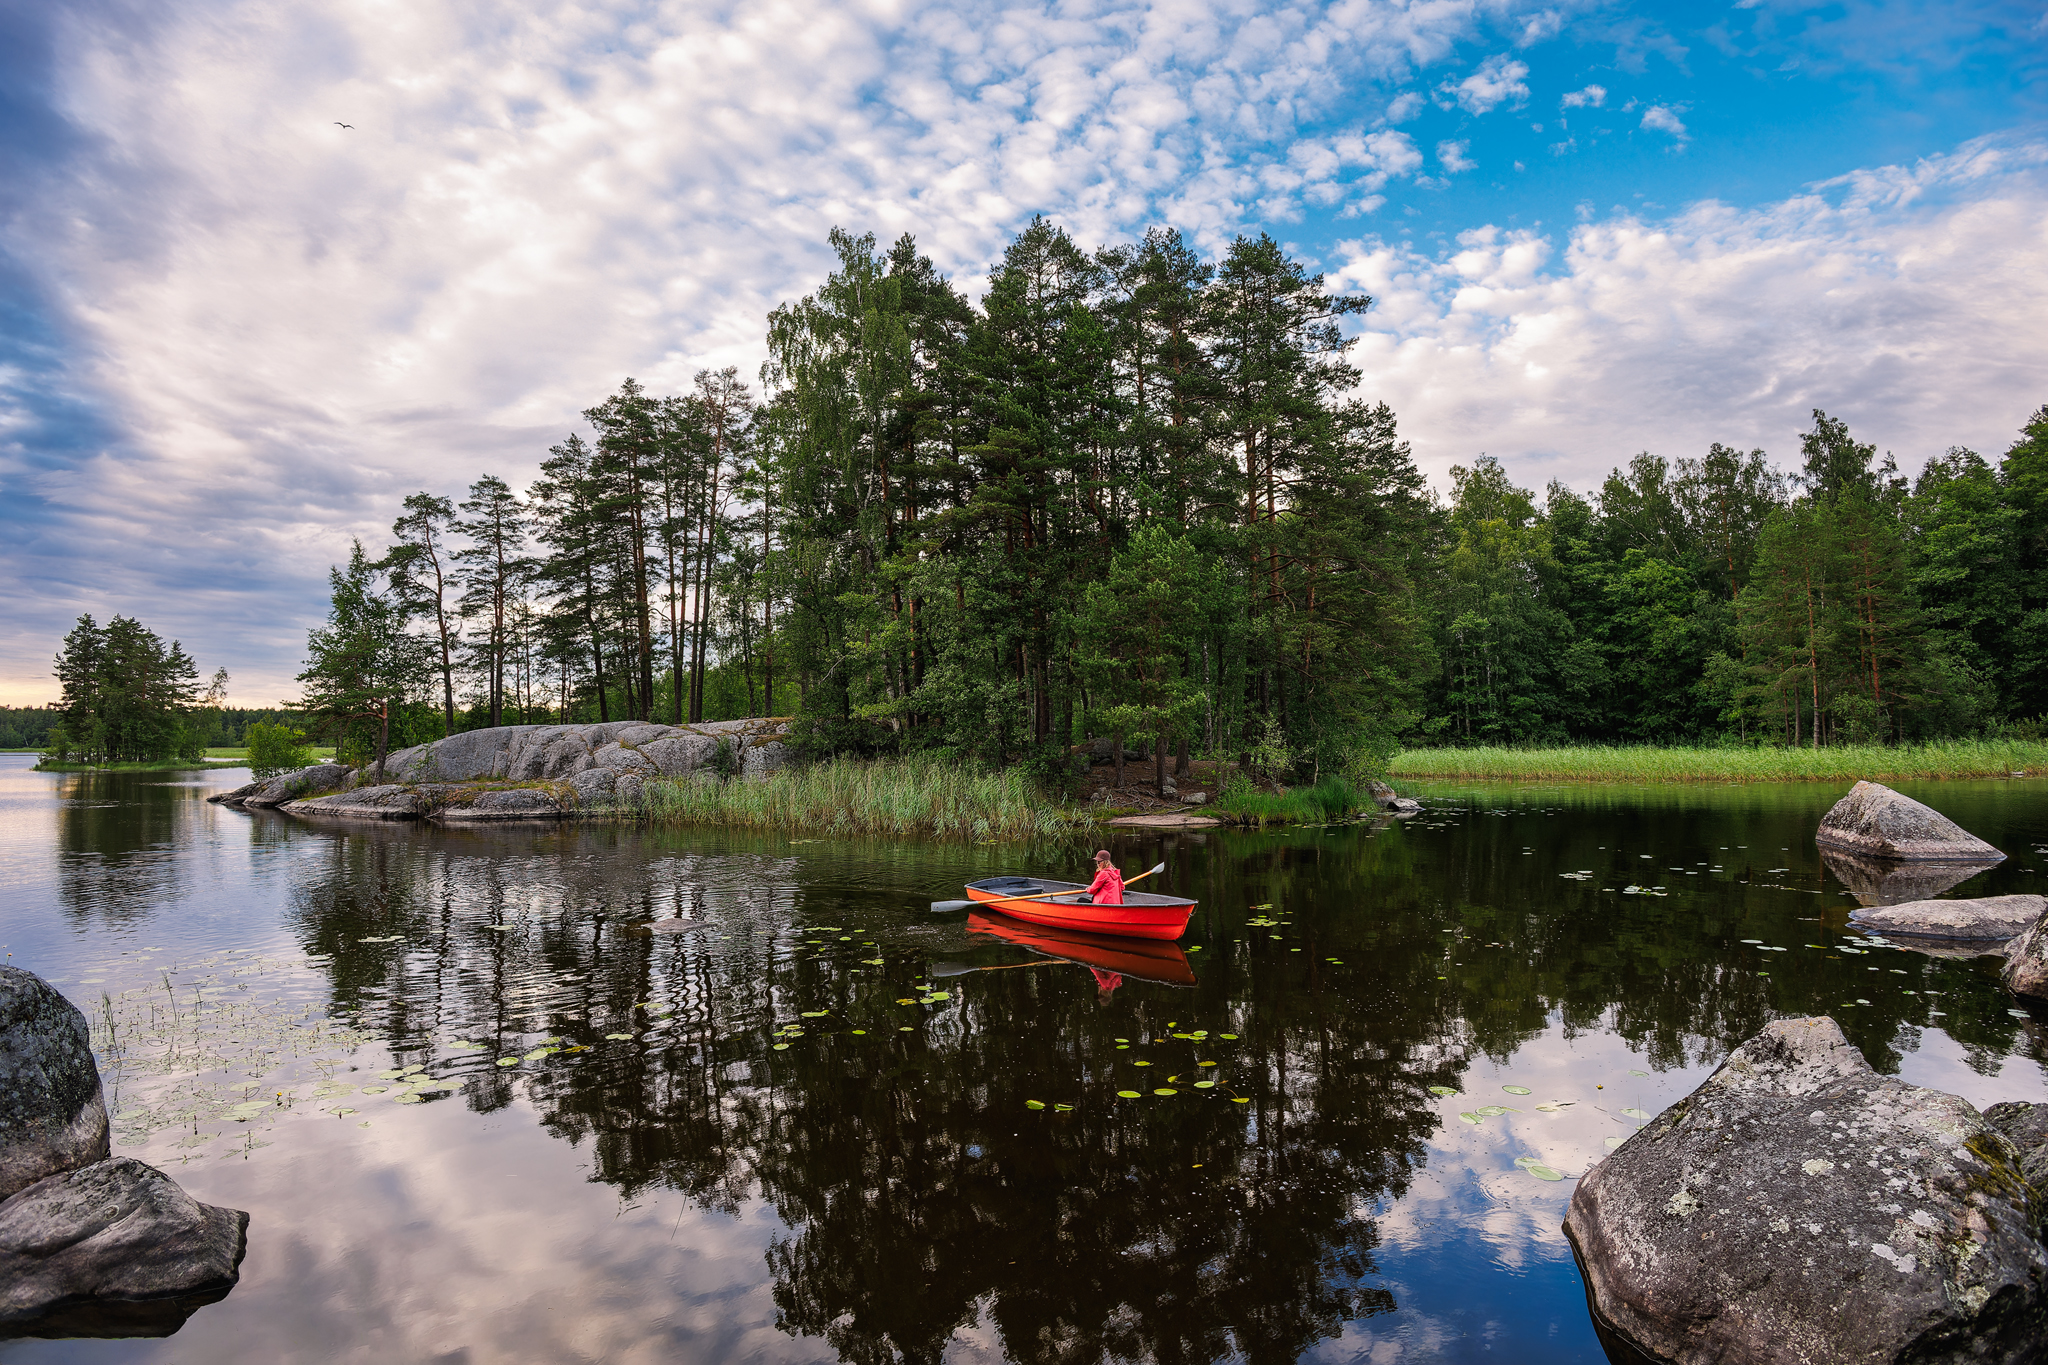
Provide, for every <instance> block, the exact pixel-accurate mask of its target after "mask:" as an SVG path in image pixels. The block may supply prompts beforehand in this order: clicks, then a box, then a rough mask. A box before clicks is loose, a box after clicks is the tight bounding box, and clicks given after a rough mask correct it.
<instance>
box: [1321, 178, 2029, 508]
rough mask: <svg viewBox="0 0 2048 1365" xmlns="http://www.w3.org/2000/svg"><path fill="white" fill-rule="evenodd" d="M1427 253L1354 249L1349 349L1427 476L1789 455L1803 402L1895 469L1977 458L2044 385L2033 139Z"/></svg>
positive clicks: (1469, 239)
mask: <svg viewBox="0 0 2048 1365" xmlns="http://www.w3.org/2000/svg"><path fill="white" fill-rule="evenodd" d="M1458 245H1459V249H1458V250H1457V251H1456V252H1455V253H1452V254H1450V255H1448V256H1445V257H1442V258H1431V257H1429V256H1427V255H1424V254H1421V253H1418V252H1413V251H1407V250H1403V249H1401V248H1399V247H1394V246H1388V245H1385V244H1381V243H1363V244H1358V245H1356V246H1355V247H1353V248H1352V249H1351V252H1350V256H1349V260H1348V263H1347V264H1346V265H1345V266H1344V267H1343V268H1342V270H1341V271H1339V272H1334V273H1333V276H1332V278H1333V279H1335V280H1338V281H1339V282H1341V283H1344V284H1350V285H1353V286H1355V287H1358V288H1361V289H1364V290H1365V291H1366V292H1368V293H1370V294H1372V295H1373V296H1374V297H1375V298H1376V299H1377V300H1378V301H1379V302H1378V304H1377V306H1376V307H1375V308H1374V310H1373V312H1372V313H1371V314H1369V315H1368V316H1367V319H1366V324H1367V329H1368V330H1367V331H1366V332H1365V334H1364V336H1363V338H1362V339H1361V341H1360V343H1359V345H1358V346H1357V348H1356V349H1355V351H1354V352H1353V355H1354V358H1355V359H1356V360H1357V361H1358V363H1359V364H1361V365H1362V367H1363V368H1364V370H1365V373H1366V382H1365V385H1364V388H1363V392H1364V393H1365V394H1366V395H1368V396H1370V397H1373V398H1384V399H1386V400H1387V401H1388V402H1389V403H1391V404H1392V405H1393V407H1394V410H1395V411H1396V412H1397V413H1398V414H1399V415H1400V418H1401V422H1402V426H1403V429H1404V430H1405V431H1406V432H1407V433H1408V435H1409V437H1410V439H1411V440H1412V441H1414V443H1415V447H1416V451H1417V455H1418V457H1419V458H1420V459H1421V460H1422V462H1423V464H1424V466H1425V468H1426V469H1428V470H1429V471H1431V472H1432V473H1433V474H1434V475H1436V476H1438V477H1441V475H1442V473H1443V471H1444V470H1445V469H1446V468H1447V467H1448V466H1449V465H1451V464H1453V463H1456V462H1459V461H1464V460H1469V459H1471V458H1472V457H1473V456H1475V455H1477V454H1478V453H1480V452H1481V451H1486V452H1490V453H1492V454H1495V455H1498V456H1501V457H1502V458H1503V459H1504V461H1505V462H1506V463H1507V465H1508V468H1509V470H1510V472H1511V473H1512V474H1513V475H1514V476H1515V477H1516V478H1517V479H1518V480H1519V481H1520V482H1521V483H1523V484H1524V485H1526V486H1532V487H1541V486H1542V485H1543V484H1544V483H1546V482H1547V481H1548V480H1550V479H1551V478H1553V477H1555V478H1562V479H1564V480H1565V481H1566V482H1567V483H1570V484H1573V485H1575V486H1577V487H1580V488H1588V487H1591V486H1593V485H1595V484H1596V483H1597V482H1598V480H1599V479H1600V478H1601V477H1602V476H1603V475H1604V474H1605V473H1606V472H1607V470H1608V469H1610V468H1612V467H1613V466H1614V465H1616V464H1618V463H1621V462H1624V461H1626V459H1627V458H1628V457H1629V455H1631V454H1633V453H1634V452H1636V451H1639V450H1653V451H1656V452H1659V453H1661V454H1664V455H1666V456H1672V457H1675V456H1679V455H1695V456H1696V455H1700V454H1703V453H1704V452H1705V450H1706V448H1707V446H1708V445H1709V444H1710V443H1711V442H1714V441H1722V442H1725V443H1727V444H1729V445H1739V446H1743V447H1750V446H1762V447H1764V448H1765V449H1767V450H1769V451H1770V452H1771V453H1772V454H1773V455H1775V456H1776V457H1777V458H1778V459H1779V461H1780V462H1781V463H1791V462H1793V461H1794V460H1796V453H1797V435H1798V433H1799V432H1800V431H1801V430H1803V429H1805V428H1806V427H1807V426H1809V425H1810V420H1809V413H1810V411H1811V409H1813V408H1824V409H1826V410H1827V411H1828V412H1829V413H1831V414H1834V415H1835V416H1838V417H1841V418H1843V419H1844V420H1846V421H1847V422H1848V423H1849V426H1850V429H1851V430H1852V431H1854V432H1856V433H1857V435H1858V436H1859V437H1860V438H1862V439H1865V440H1870V441H1874V442H1876V443H1877V445H1878V447H1879V448H1880V449H1884V450H1891V451H1894V452H1895V453H1896V454H1897V455H1898V458H1899V461H1900V464H1901V465H1902V467H1904V468H1905V469H1907V470H1908V471H1909V472H1910V471H1912V470H1915V469H1917V468H1918V466H1919V465H1920V463H1921V462H1922V461H1924V460H1925V459H1926V457H1927V456H1928V455H1930V454H1934V453H1938V452H1939V451H1941V450H1943V449H1945V448H1946V447H1948V446H1950V445H1966V446H1970V447H1972V448H1974V449H1976V450H1979V451H1983V452H1985V453H1986V454H1989V455H1993V456H1995V455H1997V454H1999V453H2001V452H2003V451H2004V449H2005V448H2006V446H2007V445H2009V444H2010V443H2011V441H2012V440H2013V438H2014V436H2015V434H2016V433H2017V431H2018V428H2019V426H2020V424H2021V423H2023V422H2024V421H2025V420H2026V419H2027V417H2028V416H2029V414H2031V413H2032V412H2033V410H2034V409H2035V408H2036V407H2038V406H2040V404H2041V403H2042V402H2044V401H2048V384H2044V382H2043V380H2042V376H2043V375H2048V333H2044V332H2043V331H2042V329H2041V328H2040V327H2039V326H2038V325H2036V320H2037V319H2039V318H2041V317H2043V316H2048V144H2042V143H2027V144H2019V145H2001V144H1999V143H1996V142H1990V141H1986V142H1981V143H1977V144H1973V145H1971V146H1968V147H1965V148H1963V149H1961V150H1959V151H1958V152H1956V153H1955V154H1953V155H1950V156H1946V157H1937V158H1932V159H1930V160H1928V161H1924V162H1921V163H1919V164H1918V165H1916V166H1912V167H1886V168H1882V169H1880V170H1874V171H1870V172H1865V173H1862V174H1859V175H1856V176H1851V177H1843V178H1842V179H1841V180H1839V181H1834V182H1830V183H1829V184H1827V185H1824V186H1817V187H1816V192H1814V193H1810V194H1804V195H1800V196H1798V197H1796V198H1793V199H1790V200H1787V201H1785V202H1783V203H1780V204H1776V205H1772V206H1768V207H1766V208H1762V209H1758V210H1755V211H1748V212H1744V211H1737V210H1734V209H1730V208H1728V207H1725V206H1723V205H1719V204H1715V203H1705V204H1700V205H1697V206H1695V207H1693V208H1692V209H1690V210H1687V211H1685V212H1683V213H1680V214H1678V215H1676V216H1674V217H1672V218H1669V219H1665V220H1660V221H1652V220H1644V219H1636V218H1631V217H1625V216H1624V217H1617V218H1614V219H1610V220H1607V221H1604V222H1599V223H1585V224H1583V225H1581V226H1579V227H1577V228H1575V229H1573V230H1572V232H1571V234H1570V236H1569V238H1568V239H1567V240H1566V241H1565V242H1564V243H1563V246H1562V253H1561V255H1560V254H1559V252H1558V246H1557V244H1555V243H1553V242H1552V241H1550V240H1549V239H1548V238H1546V237H1544V236H1542V235H1540V234H1537V233H1531V232H1506V231H1503V230H1501V229H1498V228H1491V227H1489V228H1483V229H1479V230H1477V231H1474V232H1468V233H1465V234H1463V235H1462V236H1461V237H1460V239H1459V244H1458Z"/></svg>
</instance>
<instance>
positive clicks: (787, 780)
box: [645, 757, 1086, 839]
mask: <svg viewBox="0 0 2048 1365" xmlns="http://www.w3.org/2000/svg"><path fill="white" fill-rule="evenodd" d="M645 811H646V815H647V818H648V819H649V820H651V821H652V822H653V823H655V824H667V825H732V826H737V827H741V828H748V829H775V830H802V831H805V832H808V833H816V834H936V835H941V836H950V837H960V838H973V839H1024V838H1034V837H1041V836H1047V835H1055V834H1060V833H1063V832H1065V831H1067V830H1070V829H1073V828H1075V827H1076V826H1078V825H1082V824H1085V823H1086V819H1085V817H1083V816H1081V815H1080V814H1079V813H1078V812H1076V811H1073V810H1071V809H1068V808H1066V807H1063V806H1061V805H1059V804H1058V803H1057V802H1054V801H1052V800H1049V799H1048V798H1046V797H1044V796H1043V795H1041V794H1040V793H1039V792H1038V790H1037V789H1036V787H1035V786H1034V785H1033V784H1032V782H1031V781H1030V780H1029V779H1028V778H1027V777H1026V776H1025V775H1024V774H1022V773H1018V772H980V771H976V770H974V769H971V768H965V767H962V766H961V765H960V764H958V763H947V762H940V761H935V760H931V759H923V758H914V757H913V758H902V759H885V760H877V761H873V762H864V761H861V760H859V759H851V758H837V759H832V760H830V761H828V762H823V763H814V764H811V765H810V766H808V767H803V768H785V769H783V770H782V771H780V772H777V773H771V774H769V775H768V776H767V777H764V778H761V779H758V780H755V781H729V782H713V781H711V780H709V779H708V778H707V779H705V780H701V781H696V780H689V779H685V780H683V781H680V782H670V781H652V782H649V783H648V784H647V787H646V795H645Z"/></svg>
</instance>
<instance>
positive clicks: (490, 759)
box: [384, 717, 788, 784]
mask: <svg viewBox="0 0 2048 1365" xmlns="http://www.w3.org/2000/svg"><path fill="white" fill-rule="evenodd" d="M787 725H788V721H787V719H786V718H782V717H776V718H769V719H757V720H716V721H700V722H698V723H696V724H694V725H659V724H655V723H653V722H649V721H637V720H622V721H621V720H615V721H604V722H600V723H598V724H596V725H503V726H499V727H497V728H496V729H490V730H469V731H465V732H464V733H462V734H459V735H451V736H449V737H448V738H447V739H437V740H434V741H433V742H432V743H430V744H420V745H415V746H413V747H412V748H410V749H400V750H399V751H398V752H396V753H394V754H392V755H391V756H390V757H388V758H387V759H386V760H385V762H384V771H385V776H386V778H387V780H389V781H393V782H404V783H409V784H411V783H421V782H539V781H555V780H560V779H563V778H573V777H575V776H576V775H577V774H578V773H581V772H585V771H588V770H589V769H591V768H594V767H606V768H609V769H611V770H612V771H613V772H614V773H615V774H617V773H633V774H636V775H638V776H640V777H642V778H643V779H644V778H648V777H656V776H659V777H683V776H687V775H688V774H690V773H692V772H695V771H696V770H697V769H699V768H702V767H706V766H708V765H710V763H711V762H712V755H713V754H714V753H715V752H716V751H717V747H718V743H719V741H720V740H721V739H723V740H725V741H727V742H729V743H732V744H736V745H739V746H741V748H742V750H743V752H744V753H745V754H746V755H748V756H751V755H753V754H754V753H755V751H757V750H758V751H762V757H761V758H759V759H756V760H755V764H756V766H757V767H759V768H760V769H761V770H763V771H772V770H773V768H775V767H779V766H781V763H780V758H781V750H782V749H783V748H784V745H783V742H782V740H783V734H784V730H785V727H786V726H787Z"/></svg>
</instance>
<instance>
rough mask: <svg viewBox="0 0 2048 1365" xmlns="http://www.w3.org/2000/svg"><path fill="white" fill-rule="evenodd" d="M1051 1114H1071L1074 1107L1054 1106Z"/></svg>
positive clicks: (1065, 1105)
mask: <svg viewBox="0 0 2048 1365" xmlns="http://www.w3.org/2000/svg"><path fill="white" fill-rule="evenodd" d="M1052 1112H1053V1113H1055V1114H1071V1113H1073V1112H1074V1106H1073V1105H1071V1104H1056V1105H1054V1106H1053V1107H1052Z"/></svg>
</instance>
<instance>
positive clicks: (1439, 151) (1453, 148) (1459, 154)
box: [1436, 139, 1479, 175]
mask: <svg viewBox="0 0 2048 1365" xmlns="http://www.w3.org/2000/svg"><path fill="white" fill-rule="evenodd" d="M1471 145H1472V144H1471V143H1470V142H1467V141H1464V140H1463V139H1460V140H1457V141H1452V142H1439V143H1437V144H1436V159H1437V161H1438V162H1439V163H1441V164H1442V166H1443V168H1444V172H1445V174H1447V175H1456V174H1457V173H1458V172H1459V171H1469V170H1471V169H1472V168H1473V167H1475V166H1477V165H1478V164H1479V163H1478V162H1476V161H1474V160H1472V159H1471V158H1470V157H1468V156H1466V155H1465V151H1466V149H1467V148H1469V147H1470V146H1471Z"/></svg>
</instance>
